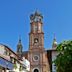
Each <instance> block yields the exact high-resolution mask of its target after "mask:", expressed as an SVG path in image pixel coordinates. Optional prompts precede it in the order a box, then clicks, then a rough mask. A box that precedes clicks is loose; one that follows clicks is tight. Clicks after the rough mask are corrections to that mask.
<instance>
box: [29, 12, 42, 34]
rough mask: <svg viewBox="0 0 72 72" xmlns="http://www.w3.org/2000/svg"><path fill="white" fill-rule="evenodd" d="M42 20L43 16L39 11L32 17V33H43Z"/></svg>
mask: <svg viewBox="0 0 72 72" xmlns="http://www.w3.org/2000/svg"><path fill="white" fill-rule="evenodd" d="M42 19H43V16H42V14H41V13H39V12H38V11H35V13H33V14H31V15H30V23H31V32H33V33H37V32H38V33H40V32H42Z"/></svg>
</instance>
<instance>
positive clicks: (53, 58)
mask: <svg viewBox="0 0 72 72" xmlns="http://www.w3.org/2000/svg"><path fill="white" fill-rule="evenodd" d="M57 55H58V53H57V51H52V61H54V60H55V59H56V56H57ZM52 72H56V66H55V64H54V63H53V64H52Z"/></svg>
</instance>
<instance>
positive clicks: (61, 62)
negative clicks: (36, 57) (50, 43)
mask: <svg viewBox="0 0 72 72" xmlns="http://www.w3.org/2000/svg"><path fill="white" fill-rule="evenodd" d="M57 51H58V53H59V54H58V55H57V58H56V59H55V61H54V63H55V65H56V70H57V72H72V41H64V42H62V43H60V44H59V45H58V46H57Z"/></svg>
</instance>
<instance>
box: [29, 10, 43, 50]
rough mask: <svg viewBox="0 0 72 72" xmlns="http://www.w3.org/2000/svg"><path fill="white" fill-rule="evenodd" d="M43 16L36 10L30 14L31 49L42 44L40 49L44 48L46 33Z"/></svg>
mask: <svg viewBox="0 0 72 72" xmlns="http://www.w3.org/2000/svg"><path fill="white" fill-rule="evenodd" d="M42 19H43V16H42V15H41V14H40V13H39V12H37V11H36V12H35V13H34V14H31V16H30V24H31V31H30V34H29V37H30V38H29V39H30V40H29V46H30V47H29V48H30V50H31V49H32V50H33V49H34V48H32V47H35V46H40V48H38V49H40V50H43V48H44V33H43V29H42V26H43V23H42Z"/></svg>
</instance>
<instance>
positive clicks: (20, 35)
mask: <svg viewBox="0 0 72 72" xmlns="http://www.w3.org/2000/svg"><path fill="white" fill-rule="evenodd" d="M19 43H21V35H19Z"/></svg>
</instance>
